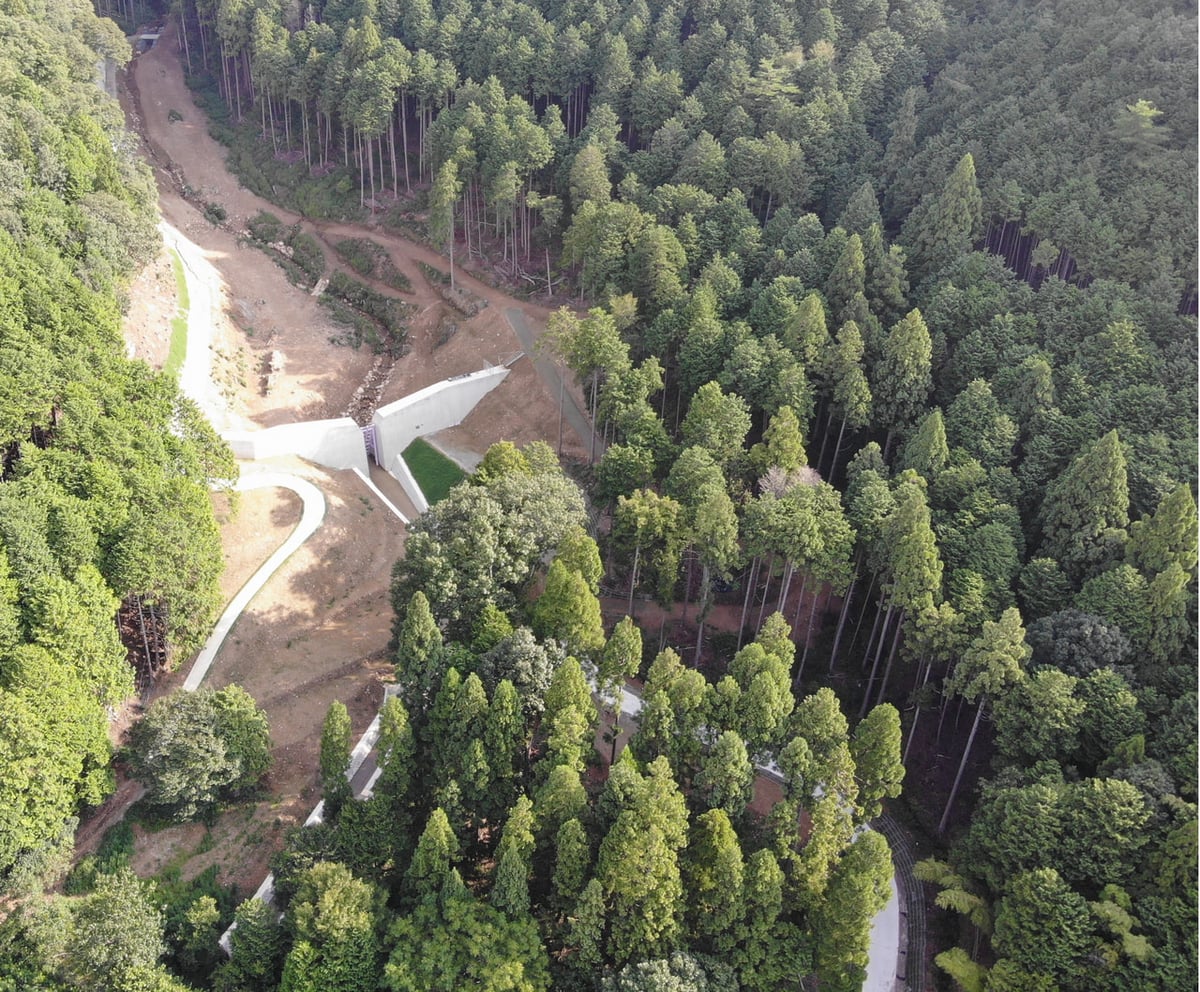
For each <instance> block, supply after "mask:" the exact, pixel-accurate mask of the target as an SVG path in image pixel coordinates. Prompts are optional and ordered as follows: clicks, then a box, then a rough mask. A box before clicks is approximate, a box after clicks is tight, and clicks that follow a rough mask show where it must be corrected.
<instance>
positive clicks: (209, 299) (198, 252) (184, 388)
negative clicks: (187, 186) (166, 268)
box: [158, 219, 233, 432]
mask: <svg viewBox="0 0 1200 992" xmlns="http://www.w3.org/2000/svg"><path fill="white" fill-rule="evenodd" d="M158 230H159V232H160V233H161V234H162V236H163V241H164V242H166V244H167V247H169V248H171V249H172V250H173V251H174V252H175V253H176V254H177V255H178V256H179V260H180V261H181V262H182V263H183V276H184V280H185V281H186V282H187V290H188V310H187V352H186V354H185V356H184V359H183V367H182V368H181V369H180V370H179V390H180V392H182V393H183V394H184V395H185V396H187V397H188V398H189V399H191V400H193V401H194V402H195V403H196V404H197V405H198V406H199V407H200V409H201V410H203V411H204V415H205V417H207V418H208V422H209V423H210V424H212V425H213V427H214V428H216V430H217V431H218V432H220V431H223V430H226V429H227V428H229V427H231V426H233V425H232V423H231V416H230V413H229V407H228V406H227V404H226V403H225V400H224V398H223V397H222V396H221V391H220V390H219V389H218V388H217V384H216V383H215V382H213V377H212V341H213V314H214V313H216V312H217V311H218V307H219V306H220V285H221V277H220V275H219V274H218V273H217V270H216V269H214V268H213V266H212V263H211V262H209V260H208V259H207V258H205V256H204V251H203V249H201V248H200V246H199V245H197V244H196V243H195V242H194V241H189V240H188V239H187V238H185V237H184V236H183V235H182V234H181V233H180V232H179V231H177V230H176V229H175V228H173V227H172V226H171V225H170V224H168V223H167V222H166V221H165V220H162V219H160V220H159V222H158Z"/></svg>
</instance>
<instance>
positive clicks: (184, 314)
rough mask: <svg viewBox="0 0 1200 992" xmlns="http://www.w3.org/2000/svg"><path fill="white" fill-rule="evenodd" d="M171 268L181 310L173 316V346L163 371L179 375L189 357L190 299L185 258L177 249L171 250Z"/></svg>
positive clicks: (168, 353)
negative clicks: (185, 272) (184, 271)
mask: <svg viewBox="0 0 1200 992" xmlns="http://www.w3.org/2000/svg"><path fill="white" fill-rule="evenodd" d="M171 268H172V269H174V270H175V288H176V290H177V291H178V293H179V311H178V313H177V314H176V315H175V316H174V317H172V318H171V347H170V348H169V349H168V350H167V362H166V364H165V365H164V366H163V371H164V372H166V373H167V374H168V375H174V376H178V375H179V373H180V371H181V370H182V369H183V360H184V359H185V358H186V357H187V332H188V308H189V303H190V301H189V300H188V288H187V278H186V277H185V276H184V274H183V260H182V259H181V258H180V257H179V253H178V252H177V251H174V250H172V252H171Z"/></svg>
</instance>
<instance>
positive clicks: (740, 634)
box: [737, 555, 762, 651]
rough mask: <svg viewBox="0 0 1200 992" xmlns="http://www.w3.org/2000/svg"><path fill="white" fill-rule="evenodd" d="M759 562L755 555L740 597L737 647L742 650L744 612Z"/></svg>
mask: <svg viewBox="0 0 1200 992" xmlns="http://www.w3.org/2000/svg"><path fill="white" fill-rule="evenodd" d="M761 562H762V558H761V556H759V555H755V556H754V560H753V561H751V562H750V571H749V573H748V574H747V576H746V595H745V596H744V597H743V598H742V622H741V623H740V624H738V639H737V649H738V650H739V651H741V650H742V639H743V638H744V637H745V636H746V613H747V612H748V611H749V609H750V596H751V594H752V593H753V592H754V585H755V583H756V582H757V581H758V566H759V565H760V564H761Z"/></svg>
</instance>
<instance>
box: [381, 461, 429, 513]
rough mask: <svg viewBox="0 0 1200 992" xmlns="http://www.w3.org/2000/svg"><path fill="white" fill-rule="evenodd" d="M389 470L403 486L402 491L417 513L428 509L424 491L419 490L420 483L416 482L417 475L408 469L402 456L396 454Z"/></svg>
mask: <svg viewBox="0 0 1200 992" xmlns="http://www.w3.org/2000/svg"><path fill="white" fill-rule="evenodd" d="M389 471H391V473H392V475H393V476H394V477H395V479H396V481H397V482H399V483H400V485H402V486H403V487H404V492H405V493H407V494H408V498H409V499H410V500H412V505H413V506H414V507H415V508H416V510H417V512H418V513H424V512H425V511H426V510H428V509H429V500H427V499H426V498H425V493H424V492H422V491H421V484H420V483H419V482H417V477H416V476H415V475H413V474H412V472H411V471H410V470H409V467H408V463H407V462H406V461H405V460H404V459H403V458H401V457H400V456H399V455H397V456H396V460H395V461H394V462H392V467H391V469H390V470H389Z"/></svg>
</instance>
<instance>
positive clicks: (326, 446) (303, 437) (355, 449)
mask: <svg viewBox="0 0 1200 992" xmlns="http://www.w3.org/2000/svg"><path fill="white" fill-rule="evenodd" d="M222 436H223V437H224V438H225V440H226V441H227V442H228V443H229V446H230V447H231V448H232V449H233V453H234V456H235V457H237V458H241V459H245V460H246V461H258V460H259V459H262V458H274V457H276V456H278V455H298V456H299V457H300V458H307V459H308V460H309V461H310V462H316V463H317V464H318V465H324V466H325V467H326V468H338V469H340V468H357V469H360V470H361V471H362V472H369V471H370V469H369V466H368V465H367V449H366V445H364V444H363V437H362V430H361V429H360V428H359V426H358V424H356V423H355V422H354V421H353V420H351V419H350V418H349V417H339V418H338V419H336V420H310V421H306V422H304V423H299V424H280V425H279V426H278V427H268V428H267V429H266V430H262V431H228V432H226V433H225V434H224V435H222Z"/></svg>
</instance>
